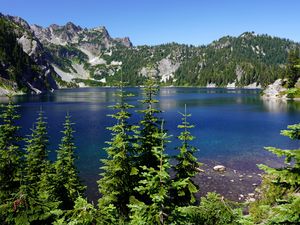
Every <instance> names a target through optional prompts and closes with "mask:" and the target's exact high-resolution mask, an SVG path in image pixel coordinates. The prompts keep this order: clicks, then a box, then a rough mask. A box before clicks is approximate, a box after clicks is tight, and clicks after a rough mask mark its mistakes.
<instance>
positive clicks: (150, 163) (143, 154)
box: [138, 79, 161, 168]
mask: <svg viewBox="0 0 300 225" xmlns="http://www.w3.org/2000/svg"><path fill="white" fill-rule="evenodd" d="M158 90H159V89H158V86H157V84H156V82H155V80H153V79H149V80H148V81H147V83H146V85H145V88H144V95H145V97H144V99H143V100H141V103H142V104H144V105H145V107H146V108H145V109H143V110H139V111H138V112H139V113H141V114H143V119H142V120H141V121H140V124H139V125H140V128H141V129H140V137H139V142H140V150H139V164H140V166H144V165H145V166H147V167H153V168H157V166H158V165H159V160H158V159H157V157H156V156H155V155H154V154H153V151H152V148H153V147H157V146H159V145H160V142H161V140H160V139H159V138H157V136H156V135H154V134H157V133H159V132H160V124H161V119H160V118H159V117H158V116H157V114H158V113H161V110H159V109H157V108H156V107H155V104H157V103H158V102H159V101H158V100H157V99H155V96H156V95H157V93H158Z"/></svg>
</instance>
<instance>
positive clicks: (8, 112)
mask: <svg viewBox="0 0 300 225" xmlns="http://www.w3.org/2000/svg"><path fill="white" fill-rule="evenodd" d="M2 108H3V112H2V114H1V116H0V118H1V120H2V121H1V125H0V202H3V201H5V200H7V199H8V198H11V194H13V193H16V192H18V189H19V187H20V183H21V171H22V169H23V168H22V167H23V161H22V151H21V149H20V146H19V141H20V140H21V138H20V136H19V135H18V131H19V129H20V127H19V126H17V125H16V121H17V120H18V119H19V118H20V116H19V115H18V114H17V111H16V108H17V106H16V105H14V104H13V102H12V100H11V98H10V99H9V103H8V105H5V106H2Z"/></svg>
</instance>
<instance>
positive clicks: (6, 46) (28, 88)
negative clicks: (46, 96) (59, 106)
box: [0, 14, 59, 93]
mask: <svg viewBox="0 0 300 225" xmlns="http://www.w3.org/2000/svg"><path fill="white" fill-rule="evenodd" d="M0 62H1V63H0V79H1V82H0V85H1V87H2V88H6V89H9V90H11V91H12V92H14V91H22V92H33V93H40V92H45V91H48V90H53V89H57V84H56V82H55V78H57V79H59V77H58V76H57V74H56V73H55V72H54V70H53V68H52V67H51V66H50V65H49V63H48V62H47V61H46V60H45V57H44V52H43V46H42V45H41V43H40V42H39V40H38V39H36V38H35V37H34V36H33V35H32V33H31V31H30V28H29V26H28V24H27V23H26V21H24V20H22V19H21V18H18V17H4V16H3V15H1V14H0Z"/></svg>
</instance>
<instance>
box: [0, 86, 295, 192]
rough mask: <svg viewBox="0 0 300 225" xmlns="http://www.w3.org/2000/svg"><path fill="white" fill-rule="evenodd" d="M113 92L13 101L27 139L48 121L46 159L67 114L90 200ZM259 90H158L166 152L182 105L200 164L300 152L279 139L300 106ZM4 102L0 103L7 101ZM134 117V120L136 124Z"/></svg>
mask: <svg viewBox="0 0 300 225" xmlns="http://www.w3.org/2000/svg"><path fill="white" fill-rule="evenodd" d="M128 90H129V91H130V92H132V93H134V94H135V97H133V98H131V99H130V100H129V102H130V103H131V104H134V105H136V106H137V109H140V108H141V107H142V106H141V104H140V103H139V102H138V101H137V100H138V99H141V98H142V91H141V90H140V89H139V88H129V89H128ZM115 92H116V89H115V88H84V89H68V90H58V91H56V92H54V93H49V94H45V95H38V96H17V97H15V99H14V100H15V101H16V102H17V103H18V104H19V105H20V108H19V110H20V113H21V115H22V118H21V120H20V124H21V125H22V127H23V128H22V133H23V134H29V133H30V128H31V127H32V124H33V123H34V121H35V119H36V116H37V112H38V111H39V110H40V109H42V110H43V111H45V115H46V117H47V121H48V127H49V129H48V130H49V136H50V141H51V146H50V149H51V151H52V153H51V155H50V157H51V158H52V159H54V158H55V153H54V152H55V149H56V148H57V145H58V143H59V141H60V138H61V133H60V130H61V129H62V123H63V122H64V117H65V114H66V113H67V112H69V113H70V114H71V115H72V118H73V121H74V122H75V123H76V125H75V129H76V133H75V138H76V145H77V154H78V156H79V160H78V162H77V165H78V168H79V170H80V175H81V177H82V179H83V180H84V182H85V183H86V184H87V185H88V195H89V196H90V197H92V198H93V196H94V195H95V193H96V192H97V185H96V180H97V179H99V176H98V173H99V167H100V162H99V161H100V159H101V158H103V157H105V152H104V151H103V150H102V148H103V147H104V146H105V144H104V142H105V141H107V140H109V138H110V136H109V131H108V130H107V129H106V127H107V126H111V125H112V124H113V122H114V121H113V119H110V118H109V117H107V116H106V115H107V114H110V113H112V110H111V109H108V108H107V106H109V105H112V104H114V103H115V102H116V101H118V99H117V97H116V96H115ZM259 92H260V91H259V90H239V89H234V90H232V89H203V88H175V87H174V88H161V90H160V93H159V97H158V99H159V100H160V103H159V106H160V108H161V109H162V110H163V111H164V113H163V115H162V116H163V118H165V120H166V127H167V129H168V130H169V134H171V135H173V137H172V138H171V140H172V143H171V144H170V145H169V146H168V149H167V152H168V153H169V154H171V155H173V154H175V153H176V151H175V150H174V147H175V146H176V145H177V144H178V141H177V140H176V136H177V135H178V134H179V132H180V131H178V129H177V128H176V127H177V125H178V124H179V123H180V121H181V117H180V115H179V113H178V112H179V111H181V112H183V110H184V105H185V104H186V105H187V110H188V112H190V113H191V114H192V117H191V118H190V122H191V123H192V124H194V125H195V128H194V129H193V130H192V133H193V135H194V136H196V137H197V138H196V140H195V141H194V143H193V144H194V145H195V146H196V147H197V148H198V149H199V151H198V152H197V157H198V158H199V160H200V161H201V160H213V161H216V162H218V163H222V164H224V165H226V166H229V167H231V168H237V169H253V168H256V163H269V162H272V161H274V160H275V158H274V157H273V156H272V155H271V154H269V153H267V152H266V151H265V150H264V146H276V147H279V148H286V149H290V148H297V147H298V148H299V145H300V143H299V142H295V141H291V140H289V139H288V138H287V137H283V136H281V135H280V130H282V129H285V128H286V126H287V125H289V124H295V123H299V122H300V102H292V101H289V102H283V101H276V100H269V101H267V100H262V99H261V98H260V93H259ZM6 100H7V99H6V98H0V102H5V101H6ZM139 117H140V116H139V115H134V117H133V120H132V121H137V120H138V119H139Z"/></svg>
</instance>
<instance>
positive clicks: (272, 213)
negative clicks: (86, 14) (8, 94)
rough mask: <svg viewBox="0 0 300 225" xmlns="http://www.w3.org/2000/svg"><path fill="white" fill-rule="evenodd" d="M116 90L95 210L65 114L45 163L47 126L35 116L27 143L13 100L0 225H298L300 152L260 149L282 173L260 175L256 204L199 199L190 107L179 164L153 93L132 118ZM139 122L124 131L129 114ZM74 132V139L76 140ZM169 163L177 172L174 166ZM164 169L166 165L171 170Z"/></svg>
mask: <svg viewBox="0 0 300 225" xmlns="http://www.w3.org/2000/svg"><path fill="white" fill-rule="evenodd" d="M123 86H124V84H123V82H120V85H119V91H118V102H117V103H116V104H115V105H113V106H111V107H112V109H113V110H114V113H113V114H111V115H108V116H109V117H110V118H111V119H112V120H113V121H114V124H113V125H112V126H111V127H108V129H109V131H110V133H111V137H110V140H107V142H106V147H105V148H104V149H102V150H101V151H105V152H106V155H107V157H106V158H105V159H102V161H101V163H99V166H100V165H101V168H100V170H99V171H100V173H101V174H100V175H101V178H100V180H99V181H98V189H99V193H100V194H101V197H100V198H99V200H98V202H89V201H88V200H87V198H86V196H85V190H86V188H87V187H85V186H84V185H82V181H81V180H80V178H79V171H78V170H77V168H76V160H77V156H76V154H75V149H76V146H75V144H74V136H73V133H74V132H75V130H74V128H73V125H74V121H72V117H71V115H70V114H68V113H67V114H66V117H65V122H64V123H63V124H62V129H61V130H62V131H61V141H60V144H59V145H58V146H57V150H56V153H57V154H56V156H57V157H56V160H55V161H50V160H49V157H48V154H49V148H48V147H49V137H48V133H47V120H46V118H45V116H46V115H45V114H44V112H43V111H42V110H40V111H39V112H38V114H37V119H36V122H35V124H34V126H33V128H32V129H31V130H30V134H29V135H28V136H26V137H22V136H20V134H19V133H20V129H21V127H20V126H19V125H17V124H18V123H17V122H18V119H19V118H20V115H19V114H18V106H17V105H15V104H14V103H13V101H12V100H11V101H10V102H9V103H8V104H6V105H3V106H2V110H1V125H0V223H1V224H4V225H10V224H18V225H29V224H54V225H62V224H69V225H74V224H82V225H83V224H86V225H88V224H205V225H216V224H220V225H221V224H299V222H300V149H291V150H283V149H278V148H274V147H266V150H268V151H270V152H272V153H273V154H275V155H277V156H278V157H284V158H285V164H284V165H283V166H282V167H280V168H272V167H268V166H266V165H259V168H260V169H262V170H263V171H264V172H265V173H264V175H263V181H262V185H261V186H260V187H259V188H258V195H259V198H258V199H257V200H256V201H255V202H251V203H249V202H245V203H236V202H232V201H229V200H227V199H225V198H224V197H222V196H221V195H219V194H217V193H214V192H210V193H208V194H207V195H206V196H202V197H201V198H200V199H199V198H197V197H196V196H195V194H196V193H197V192H198V191H199V189H201V184H200V185H199V186H198V185H196V184H195V183H194V181H193V177H194V176H195V175H196V173H198V172H199V168H201V159H197V158H196V157H195V156H194V153H195V151H196V146H193V145H192V144H191V143H192V140H193V139H195V138H196V137H194V136H193V134H192V131H193V127H194V125H193V124H191V123H190V122H189V118H190V117H191V114H189V112H188V111H189V110H188V106H186V107H185V110H184V112H181V113H179V114H178V116H179V117H181V123H180V124H178V129H179V130H180V135H179V136H178V137H177V138H178V139H179V140H180V143H181V144H180V145H179V146H177V154H176V155H175V156H174V157H170V156H169V155H167V154H166V149H167V148H168V147H167V146H168V145H167V143H168V142H169V137H170V135H172V134H170V133H168V131H167V130H166V129H165V124H166V123H168V121H164V120H163V119H162V113H163V112H162V111H161V110H160V109H159V108H158V107H157V106H158V104H157V103H158V100H157V98H156V95H157V92H158V88H159V86H158V85H157V83H156V82H155V81H154V80H151V79H150V80H148V81H147V85H146V86H145V88H144V98H143V100H142V101H141V103H142V104H143V106H144V107H143V109H142V110H138V111H135V110H134V108H135V106H134V105H130V104H129V103H128V98H130V97H131V96H132V95H131V94H130V93H127V92H126V91H124V89H123ZM131 112H134V113H138V114H139V115H140V116H141V120H140V121H139V122H138V123H136V124H131V123H130V118H131V116H132V113H131ZM78 132H80V131H78ZM281 134H282V135H284V136H287V137H289V138H290V139H292V140H295V141H299V140H300V124H294V125H289V126H288V127H287V129H286V130H283V131H281ZM173 161H175V163H173ZM171 162H172V163H171Z"/></svg>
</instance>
